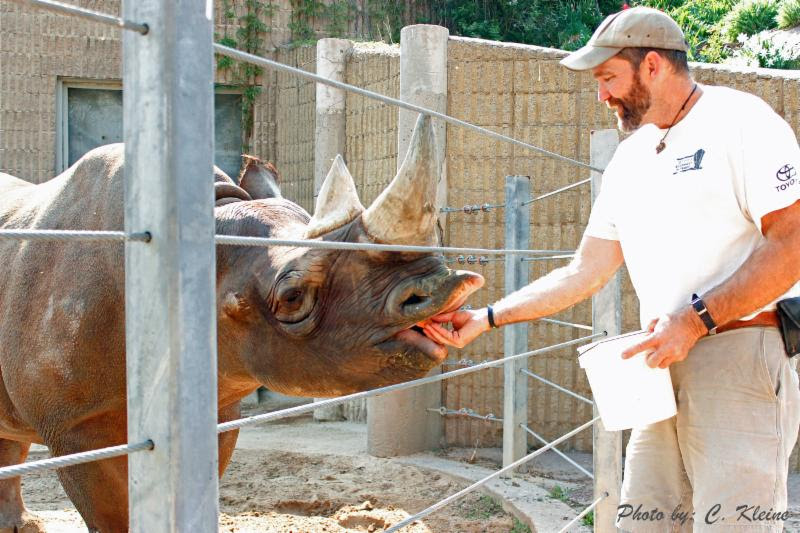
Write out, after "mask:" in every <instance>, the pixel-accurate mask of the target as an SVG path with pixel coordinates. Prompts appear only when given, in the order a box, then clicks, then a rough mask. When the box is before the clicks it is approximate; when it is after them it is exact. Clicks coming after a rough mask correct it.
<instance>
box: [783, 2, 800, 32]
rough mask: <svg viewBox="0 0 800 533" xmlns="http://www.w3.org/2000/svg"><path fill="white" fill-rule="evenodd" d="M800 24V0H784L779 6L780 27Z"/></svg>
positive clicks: (792, 26)
mask: <svg viewBox="0 0 800 533" xmlns="http://www.w3.org/2000/svg"><path fill="white" fill-rule="evenodd" d="M795 26H800V0H783V2H781V5H780V6H779V7H778V27H779V28H794V27H795Z"/></svg>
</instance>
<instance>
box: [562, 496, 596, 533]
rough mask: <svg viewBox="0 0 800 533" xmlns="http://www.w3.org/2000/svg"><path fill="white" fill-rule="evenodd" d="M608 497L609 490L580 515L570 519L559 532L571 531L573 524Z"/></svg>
mask: <svg viewBox="0 0 800 533" xmlns="http://www.w3.org/2000/svg"><path fill="white" fill-rule="evenodd" d="M606 498H608V493H607V492H606V493H605V494H603V495H602V496H600V497H599V498H597V499H596V500H595V501H594V502H593V503H592V504H591V505H590V506H589V507H587V508H586V509H584V510H583V511H581V514H579V515H578V516H576V517H575V518H573V519H572V520H570V522H569V523H568V524H567V525H566V526H564V527H563V528H562V529H561V530H560V531H559V532H558V533H566V532H567V531H569V528H571V527H572V526H574V525H575V524H577V523H578V521H579V520H580V519H581V518H583V517H584V516H586V515H587V514H589V513H591V512H592V511H593V510H594V508H595V507H597V506H598V504H600V502H602V501H603V500H605V499H606Z"/></svg>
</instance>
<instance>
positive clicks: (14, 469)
mask: <svg viewBox="0 0 800 533" xmlns="http://www.w3.org/2000/svg"><path fill="white" fill-rule="evenodd" d="M153 447H154V446H153V441H152V440H146V441H144V442H140V443H139V444H122V445H120V446H111V447H109V448H100V449H97V450H90V451H88V452H80V453H73V454H70V455H62V456H60V457H51V458H50V459H42V460H41V461H31V462H30V463H22V464H19V465H12V466H4V467H2V468H0V479H8V478H12V477H17V476H21V475H23V474H30V473H31V472H39V471H41V470H55V469H56V468H64V467H67V466H75V465H79V464H83V463H91V462H92V461H101V460H103V459H111V458H113V457H120V456H123V455H129V454H131V453H134V452H141V451H145V450H152V449H153Z"/></svg>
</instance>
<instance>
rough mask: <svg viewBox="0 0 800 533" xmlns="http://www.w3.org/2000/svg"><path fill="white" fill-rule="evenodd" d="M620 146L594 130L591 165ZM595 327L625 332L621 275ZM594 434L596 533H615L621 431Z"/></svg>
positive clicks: (601, 299) (595, 315)
mask: <svg viewBox="0 0 800 533" xmlns="http://www.w3.org/2000/svg"><path fill="white" fill-rule="evenodd" d="M618 144H619V134H618V133H617V130H597V131H592V133H591V140H590V152H591V155H590V158H591V160H590V161H591V164H592V166H594V167H599V168H605V167H606V165H608V162H609V161H611V158H612V156H613V155H614V151H616V149H617V145H618ZM591 176H592V202H594V200H595V198H597V195H598V194H599V193H600V184H601V183H602V178H603V175H602V174H601V173H600V172H592V174H591ZM592 325H593V327H594V332H595V333H600V332H603V331H606V332H608V335H609V336H613V335H619V334H620V333H621V332H622V289H621V283H620V273H619V272H618V273H617V274H616V275H615V276H614V277H613V278H611V281H609V282H608V284H606V286H605V287H603V288H602V289H601V290H600V291H599V292H598V293H597V294H595V295H594V297H593V298H592ZM593 412H594V416H598V412H597V407H596V406H595V407H594V410H593ZM593 431H594V436H593V444H592V450H593V459H594V496H595V499H597V498H599V497H601V496H603V495H604V494H605V493H608V497H607V498H605V499H603V500H602V501H601V502H600V503H599V504H598V505H597V507H596V508H595V510H594V530H595V531H596V532H597V533H608V532H614V533H616V531H617V528H616V526H615V525H614V520H615V518H616V515H617V506H618V505H619V497H620V490H621V488H622V432H621V431H613V432H612V431H606V430H605V429H604V428H603V423H602V422H601V421H598V422H597V423H596V424H595V426H594V429H593Z"/></svg>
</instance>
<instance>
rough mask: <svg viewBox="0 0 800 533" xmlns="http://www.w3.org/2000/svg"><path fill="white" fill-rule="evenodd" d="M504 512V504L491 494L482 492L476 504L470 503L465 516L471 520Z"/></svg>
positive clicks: (482, 518)
mask: <svg viewBox="0 0 800 533" xmlns="http://www.w3.org/2000/svg"><path fill="white" fill-rule="evenodd" d="M502 512H503V506H502V505H500V503H498V502H497V500H495V499H494V498H492V497H491V496H487V495H486V494H481V495H480V496H479V497H478V501H477V502H475V504H473V505H470V506H469V507H468V508H467V509H466V512H465V513H464V516H465V517H466V518H469V519H470V520H485V519H487V518H491V517H493V516H496V515H499V514H501V513H502Z"/></svg>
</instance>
